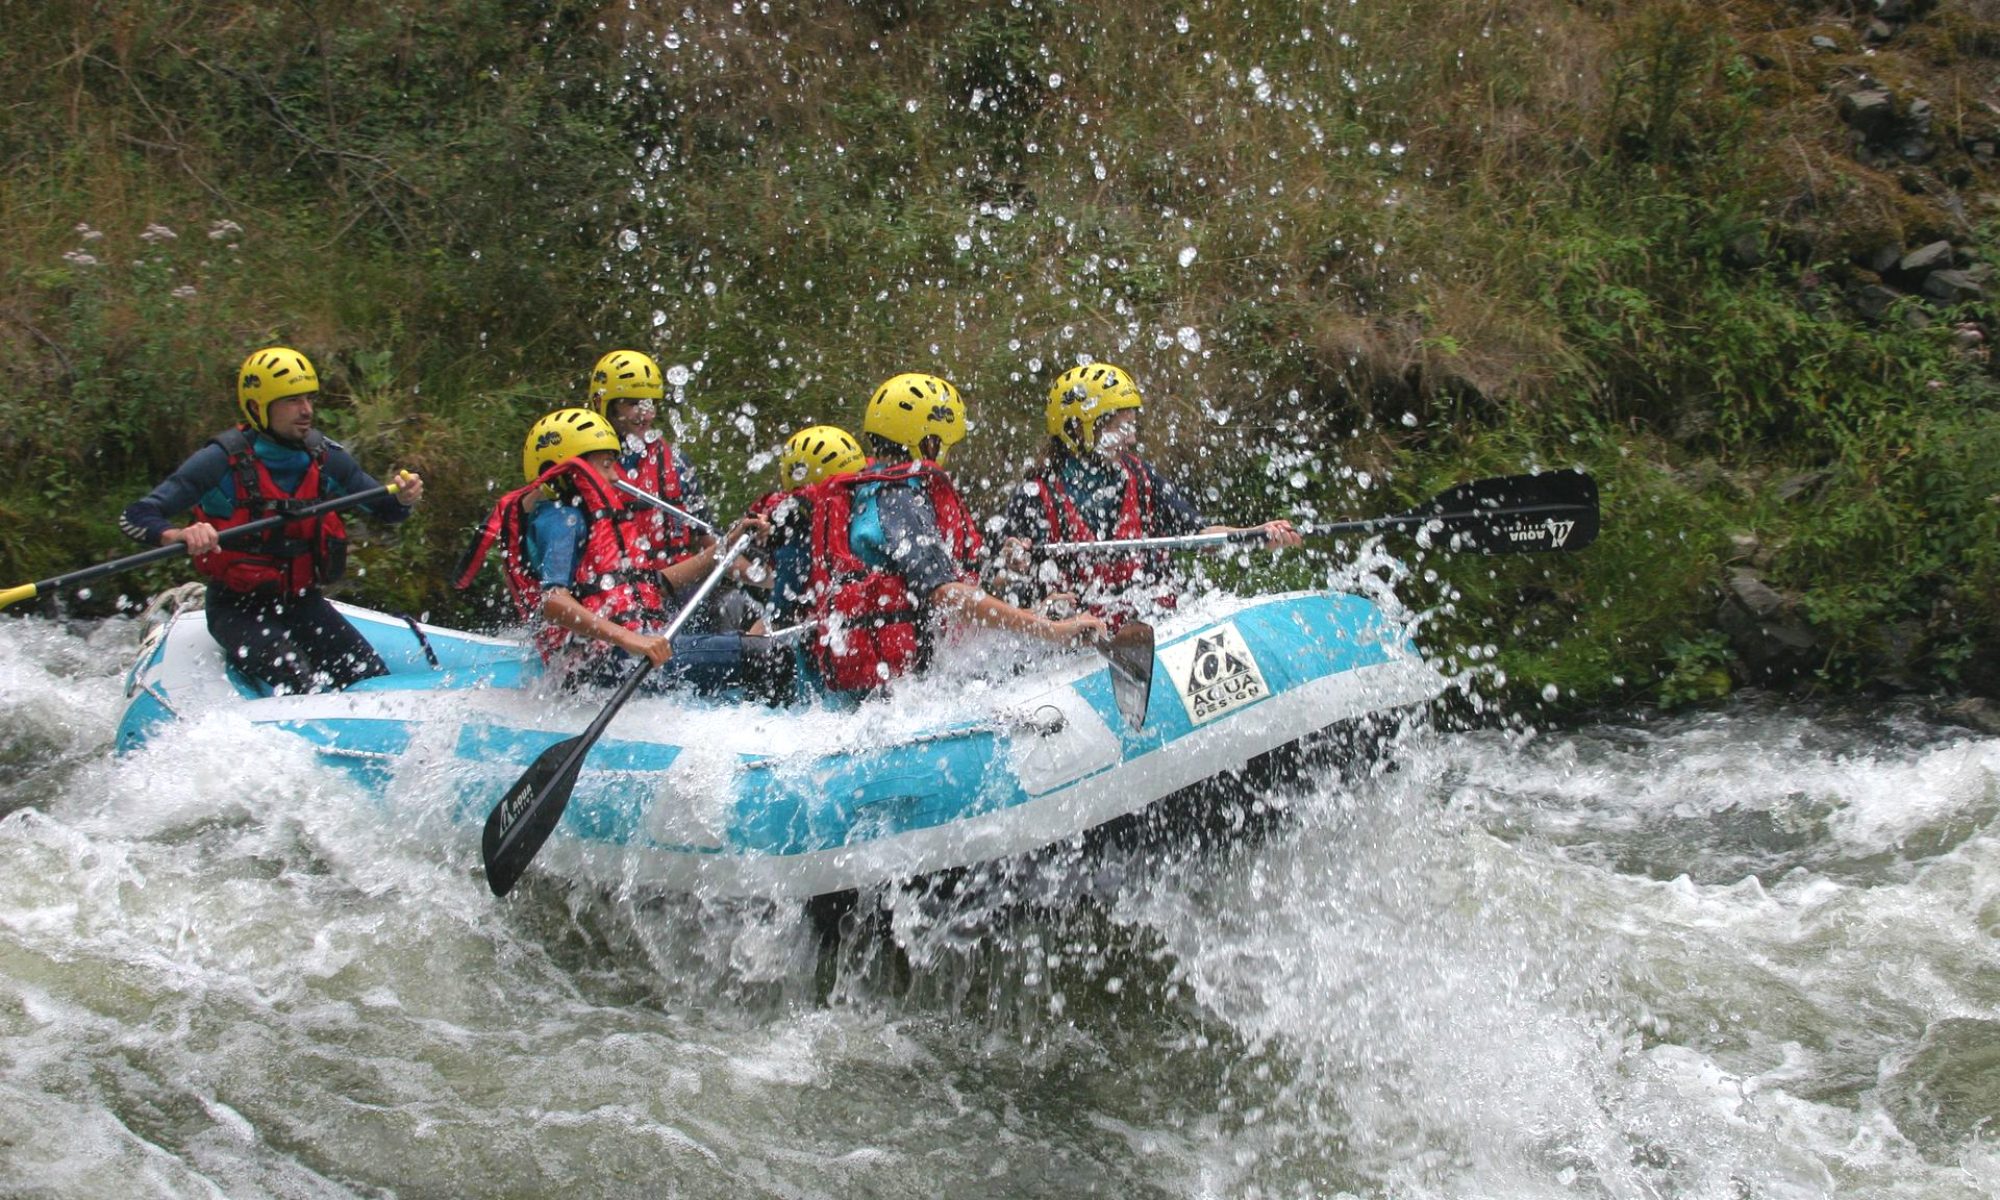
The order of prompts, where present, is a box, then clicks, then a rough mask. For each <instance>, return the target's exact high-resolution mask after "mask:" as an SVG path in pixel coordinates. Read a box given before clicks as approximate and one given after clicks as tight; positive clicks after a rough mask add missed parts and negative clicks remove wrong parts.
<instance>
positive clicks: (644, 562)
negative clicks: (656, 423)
mask: <svg viewBox="0 0 2000 1200" xmlns="http://www.w3.org/2000/svg"><path fill="white" fill-rule="evenodd" d="M645 446H646V448H645V449H644V450H642V451H640V452H639V462H638V464H637V465H636V466H634V467H633V468H632V469H631V470H629V471H628V470H626V469H625V466H624V459H623V458H620V459H619V466H618V468H617V472H618V478H620V479H623V480H624V481H625V482H627V483H629V484H631V485H632V486H633V487H636V488H638V489H639V490H640V491H642V492H650V493H651V494H653V495H655V496H658V497H659V498H660V499H662V500H665V501H666V502H667V503H668V504H671V505H673V506H674V507H676V508H686V507H687V504H686V503H685V502H684V501H683V500H682V499H681V473H680V472H679V471H676V470H675V469H674V448H673V447H672V446H669V445H667V439H665V438H654V439H653V440H652V441H650V442H647V443H645ZM614 490H615V489H614ZM633 504H634V505H636V506H637V507H636V510H635V511H634V512H633V514H632V521H633V523H634V524H635V525H636V526H637V527H638V533H639V537H640V539H641V546H640V549H641V555H640V557H639V558H638V560H637V561H636V563H635V565H636V566H638V567H640V568H642V569H645V570H650V571H664V570H666V569H667V568H668V567H670V566H672V565H673V564H675V563H677V562H679V561H680V560H682V559H684V558H686V557H687V556H688V555H690V554H693V553H694V551H695V546H694V540H695V537H696V531H695V528H694V526H692V525H689V524H688V523H687V522H686V521H683V520H680V519H679V518H677V517H673V516H670V515H668V514H667V513H665V512H663V511H661V510H660V509H657V508H654V507H653V506H652V505H650V504H645V503H644V502H643V501H634V502H633Z"/></svg>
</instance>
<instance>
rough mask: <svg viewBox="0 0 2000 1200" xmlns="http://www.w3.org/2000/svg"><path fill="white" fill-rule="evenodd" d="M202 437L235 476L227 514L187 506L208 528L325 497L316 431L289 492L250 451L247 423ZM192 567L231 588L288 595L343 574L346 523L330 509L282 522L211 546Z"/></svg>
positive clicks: (322, 446)
mask: <svg viewBox="0 0 2000 1200" xmlns="http://www.w3.org/2000/svg"><path fill="white" fill-rule="evenodd" d="M210 440H211V441H213V442H214V443H215V444H216V445H218V446H220V447H222V449H223V451H224V452H225V453H227V454H228V455H229V473H230V476H231V478H233V479H234V480H235V481H236V507H235V508H234V509H233V510H231V511H230V512H229V513H227V514H217V513H211V512H208V511H206V510H205V509H203V508H202V507H201V506H200V505H199V504H197V505H196V506H195V510H194V511H195V515H196V517H197V518H198V519H200V520H202V521H206V522H207V523H209V524H210V525H213V526H215V529H216V532H218V533H220V532H222V531H223V530H225V529H234V528H235V527H236V526H238V525H247V524H248V523H250V522H251V521H255V520H258V519H260V518H263V517H269V516H276V515H278V514H281V513H284V512H287V511H289V510H291V509H295V508H302V507H304V506H306V505H308V504H311V503H312V502H314V501H315V500H320V499H324V498H325V497H324V492H323V489H322V485H321V481H320V468H321V467H322V466H323V465H324V464H325V461H326V439H325V438H324V437H321V436H320V434H319V433H318V432H317V431H314V432H312V433H310V434H308V435H306V442H305V449H306V453H307V455H309V456H310V458H311V461H310V462H309V463H308V464H307V466H306V473H305V475H304V476H302V477H301V478H300V479H299V486H298V489H297V490H296V491H291V492H287V491H285V490H283V489H282V488H280V487H279V486H278V484H277V481H276V480H274V479H272V478H271V470H270V468H269V467H267V466H265V465H264V460H263V459H261V458H258V457H257V451H256V448H255V447H256V437H255V435H254V434H253V433H252V431H251V429H250V427H249V426H247V425H239V426H237V427H236V428H234V429H225V430H223V431H222V432H221V433H218V434H216V435H215V436H214V437H213V438H211V439H210ZM194 566H195V570H197V571H200V572H201V573H202V574H204V575H206V576H208V577H209V578H210V579H213V580H215V581H216V582H217V583H219V584H221V585H222V586H223V587H226V588H228V589H229V590H230V591H232V592H247V593H262V594H267V595H280V596H296V595H298V594H300V593H301V592H305V591H309V590H311V589H312V588H316V587H324V586H326V585H327V584H330V583H333V582H334V581H336V580H338V579H339V578H340V577H341V576H342V575H344V574H346V573H347V526H346V525H345V524H343V523H342V522H341V519H340V515H339V514H338V513H321V514H319V515H318V516H313V517H304V518H301V519H300V520H296V521H287V522H285V523H284V524H283V525H280V526H279V527H277V528H276V529H272V530H269V531H267V532H265V533H262V534H259V535H258V536H256V537H255V538H252V539H250V540H248V541H238V542H236V543H235V544H233V545H228V546H219V547H217V548H216V549H214V550H211V551H209V552H208V553H207V554H204V555H202V556H201V557H199V558H197V559H195V560H194Z"/></svg>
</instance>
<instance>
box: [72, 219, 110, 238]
mask: <svg viewBox="0 0 2000 1200" xmlns="http://www.w3.org/2000/svg"><path fill="white" fill-rule="evenodd" d="M76 232H77V235H78V236H79V237H81V238H83V240H84V241H86V242H94V241H96V240H97V239H98V238H101V237H103V236H104V231H103V230H101V229H92V228H91V227H90V223H89V222H88V221H78V222H77V223H76Z"/></svg>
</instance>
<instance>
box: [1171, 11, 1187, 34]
mask: <svg viewBox="0 0 2000 1200" xmlns="http://www.w3.org/2000/svg"><path fill="white" fill-rule="evenodd" d="M1187 31H1188V19H1187V17H1186V16H1185V15H1182V16H1178V17H1175V18H1174V32H1175V33H1186V32H1187Z"/></svg>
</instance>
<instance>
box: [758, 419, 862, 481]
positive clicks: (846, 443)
mask: <svg viewBox="0 0 2000 1200" xmlns="http://www.w3.org/2000/svg"><path fill="white" fill-rule="evenodd" d="M867 465H868V456H867V455H866V454H863V453H862V452H861V443H860V442H857V441H855V440H854V435H853V434H851V433H849V432H847V431H846V430H845V429H841V428H839V427H838V426H835V425H813V426H810V427H808V428H806V429H801V430H799V431H798V432H797V433H795V434H793V435H792V436H791V437H789V438H787V439H785V452H784V454H782V455H780V456H779V458H778V477H779V478H780V479H781V480H783V481H784V485H785V486H786V487H788V488H795V487H804V486H805V485H807V484H809V483H818V482H819V481H820V480H822V479H825V478H827V477H829V476H832V475H851V474H853V473H854V472H856V471H859V470H860V469H861V468H863V467H865V466H867Z"/></svg>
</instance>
